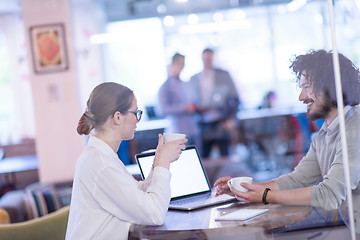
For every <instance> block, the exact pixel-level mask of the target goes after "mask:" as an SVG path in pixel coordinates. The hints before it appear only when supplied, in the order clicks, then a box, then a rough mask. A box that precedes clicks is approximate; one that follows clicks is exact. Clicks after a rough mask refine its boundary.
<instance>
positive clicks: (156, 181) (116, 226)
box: [66, 82, 187, 240]
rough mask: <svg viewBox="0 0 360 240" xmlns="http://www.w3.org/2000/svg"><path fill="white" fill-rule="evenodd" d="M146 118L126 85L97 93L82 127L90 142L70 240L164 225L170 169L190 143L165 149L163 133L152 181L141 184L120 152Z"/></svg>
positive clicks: (78, 175)
mask: <svg viewBox="0 0 360 240" xmlns="http://www.w3.org/2000/svg"><path fill="white" fill-rule="evenodd" d="M141 114H142V111H141V110H138V107H137V100H136V97H135V96H134V94H133V92H132V91H131V90H130V89H129V88H127V87H125V86H123V85H120V84H117V83H113V82H107V83H102V84H100V85H98V86H97V87H95V88H94V90H93V91H92V93H91V95H90V97H89V100H88V101H87V109H86V111H85V113H84V114H83V115H82V116H81V118H80V120H79V123H78V127H77V132H78V133H79V134H80V135H82V134H85V135H88V134H90V137H89V141H88V144H87V146H86V147H85V149H84V151H83V153H82V154H81V156H80V157H79V159H78V160H77V163H76V169H75V176H74V182H73V190H72V197H71V204H70V214H69V220H68V225H67V232H66V239H76V240H79V239H114V237H115V236H116V239H128V230H129V227H130V225H131V224H132V223H135V224H145V225H161V224H162V223H163V222H164V219H165V215H166V212H167V209H168V204H169V201H170V183H169V182H170V177H171V174H170V172H169V165H170V163H171V162H172V161H175V160H176V159H178V157H179V156H180V153H181V150H182V149H184V148H185V143H186V141H187V140H186V139H183V140H177V141H174V142H171V143H168V144H164V143H163V142H164V138H163V136H162V135H161V134H160V135H159V142H158V146H157V150H156V155H155V159H154V162H153V169H152V171H151V173H150V175H149V177H148V178H146V180H145V181H137V180H135V179H134V178H133V177H132V175H131V174H130V173H129V172H128V171H127V169H126V168H125V166H124V164H123V163H122V162H121V161H120V159H119V158H118V156H117V154H116V152H117V150H118V148H119V145H120V143H121V141H122V140H129V139H132V138H133V137H134V133H135V129H136V124H137V123H138V122H139V121H140V119H141Z"/></svg>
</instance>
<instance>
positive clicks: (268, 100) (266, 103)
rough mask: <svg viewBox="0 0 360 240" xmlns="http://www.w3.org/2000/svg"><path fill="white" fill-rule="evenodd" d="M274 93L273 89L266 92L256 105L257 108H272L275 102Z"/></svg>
mask: <svg viewBox="0 0 360 240" xmlns="http://www.w3.org/2000/svg"><path fill="white" fill-rule="evenodd" d="M276 98H277V97H276V93H275V92H274V91H269V92H267V93H266V95H265V96H264V98H263V102H262V103H261V105H260V106H259V107H258V108H259V109H262V108H273V107H274V106H275V103H276Z"/></svg>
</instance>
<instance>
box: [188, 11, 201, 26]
mask: <svg viewBox="0 0 360 240" xmlns="http://www.w3.org/2000/svg"><path fill="white" fill-rule="evenodd" d="M187 21H188V23H189V24H191V25H193V24H198V23H199V17H198V15H196V14H194V13H193V14H190V15H189V16H188V18H187Z"/></svg>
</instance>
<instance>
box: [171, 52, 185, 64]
mask: <svg viewBox="0 0 360 240" xmlns="http://www.w3.org/2000/svg"><path fill="white" fill-rule="evenodd" d="M184 57H185V56H184V55H182V54H180V53H175V54H174V55H173V56H172V59H171V62H172V63H174V62H176V61H177V60H178V59H180V58H184Z"/></svg>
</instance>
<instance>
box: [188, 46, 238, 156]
mask: <svg viewBox="0 0 360 240" xmlns="http://www.w3.org/2000/svg"><path fill="white" fill-rule="evenodd" d="M213 57H214V51H213V50H212V49H210V48H206V49H204V50H203V52H202V61H203V66H204V68H203V70H202V71H201V72H200V73H198V74H195V75H194V76H193V77H192V78H191V80H190V83H191V84H192V87H193V89H195V92H196V93H197V94H196V96H197V101H196V103H197V105H198V108H199V109H198V111H199V113H200V116H201V117H200V121H199V124H200V129H201V139H202V157H204V158H207V157H209V155H210V152H211V149H212V147H213V145H214V144H217V145H218V147H219V150H220V154H221V156H227V155H228V154H229V147H230V144H231V131H232V130H233V128H234V127H233V126H234V121H233V120H234V118H235V116H236V113H237V110H238V105H239V96H238V93H237V91H236V87H235V85H234V82H233V80H232V78H231V77H230V74H229V73H228V72H227V71H224V70H221V69H218V68H215V67H214V65H213Z"/></svg>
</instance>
